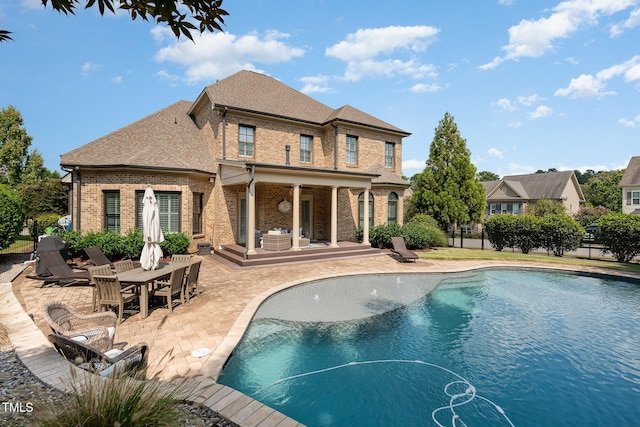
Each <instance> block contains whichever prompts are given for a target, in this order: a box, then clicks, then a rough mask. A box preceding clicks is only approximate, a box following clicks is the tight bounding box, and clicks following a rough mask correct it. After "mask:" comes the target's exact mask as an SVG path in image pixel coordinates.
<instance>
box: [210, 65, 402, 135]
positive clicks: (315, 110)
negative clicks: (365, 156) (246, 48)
mask: <svg viewBox="0 0 640 427" xmlns="http://www.w3.org/2000/svg"><path fill="white" fill-rule="evenodd" d="M203 93H205V94H206V95H207V96H208V97H209V100H210V101H211V102H212V103H213V104H215V105H216V106H224V107H228V108H234V109H238V110H243V111H250V112H255V113H261V114H266V115H270V116H276V117H282V118H287V119H293V120H299V121H302V122H307V123H312V124H316V125H325V124H328V123H329V122H330V121H331V120H334V119H336V120H344V121H347V122H352V123H356V124H362V125H365V126H372V127H376V128H379V129H385V130H388V131H392V132H398V133H402V134H406V135H409V133H408V132H406V131H404V130H402V129H400V128H398V127H395V126H393V125H390V124H389V123H386V122H384V121H382V120H380V119H377V118H375V117H373V116H371V115H369V114H367V113H364V112H362V111H360V110H358V109H356V108H353V107H351V106H349V105H345V106H343V107H341V108H338V109H337V110H334V109H332V108H330V107H328V106H326V105H324V104H322V103H321V102H319V101H316V100H315V99H313V98H311V97H309V96H307V95H305V94H303V93H302V92H299V91H297V90H295V89H293V88H291V87H289V86H287V85H285V84H284V83H282V82H280V81H278V80H276V79H274V78H273V77H269V76H266V75H264V74H259V73H256V72H253V71H247V70H242V71H239V72H237V73H235V74H232V75H231V76H229V77H227V78H224V79H222V80H220V81H218V82H216V83H214V84H211V85H209V86H207V87H206V88H205V89H204V91H203Z"/></svg>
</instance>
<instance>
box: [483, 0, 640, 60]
mask: <svg viewBox="0 0 640 427" xmlns="http://www.w3.org/2000/svg"><path fill="white" fill-rule="evenodd" d="M635 3H636V1H635V0H567V1H563V2H561V3H559V4H558V5H557V6H556V7H554V8H553V9H552V13H551V14H550V15H549V16H547V17H544V18H540V19H537V20H529V19H523V20H522V21H520V23H518V24H517V25H514V26H512V27H511V28H509V43H508V44H507V45H505V46H503V47H502V51H504V52H505V54H504V55H503V56H497V57H495V58H494V59H493V60H492V61H491V62H489V63H486V64H484V65H481V66H480V69H482V70H489V69H493V68H496V67H497V66H499V65H500V64H501V63H502V62H504V61H509V60H513V61H517V60H519V59H520V58H538V57H540V56H543V55H544V54H546V53H547V52H549V51H550V50H552V49H553V48H554V43H555V42H556V41H557V40H559V39H563V38H567V37H569V36H570V35H571V34H573V33H575V32H576V31H578V30H579V29H580V28H583V27H591V26H594V25H597V24H598V19H599V18H600V17H602V16H609V15H613V14H614V13H617V12H620V11H623V10H625V9H628V8H630V7H633V6H634V5H635Z"/></svg>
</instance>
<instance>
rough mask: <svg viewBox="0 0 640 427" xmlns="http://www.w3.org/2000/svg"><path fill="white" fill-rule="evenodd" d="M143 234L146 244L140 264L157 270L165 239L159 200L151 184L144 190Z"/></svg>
mask: <svg viewBox="0 0 640 427" xmlns="http://www.w3.org/2000/svg"><path fill="white" fill-rule="evenodd" d="M142 234H143V235H144V246H143V247H142V253H141V254H140V264H141V265H142V268H144V269H145V270H155V269H156V268H158V263H159V262H160V259H161V258H162V256H163V254H162V248H161V247H160V242H163V241H164V235H163V234H162V229H161V228H160V211H159V209H158V202H157V201H156V196H155V194H154V193H153V189H152V188H151V187H150V186H149V187H147V189H146V190H145V191H144V198H143V199H142Z"/></svg>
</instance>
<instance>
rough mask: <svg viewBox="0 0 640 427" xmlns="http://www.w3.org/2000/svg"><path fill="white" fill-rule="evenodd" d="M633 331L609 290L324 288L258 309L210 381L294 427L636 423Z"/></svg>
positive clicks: (535, 280)
mask: <svg viewBox="0 0 640 427" xmlns="http://www.w3.org/2000/svg"><path fill="white" fill-rule="evenodd" d="M438 283H439V284H438ZM436 286H437V287H436ZM434 287H435V290H433V291H432V289H433V288H434ZM429 292H430V293H429ZM336 313H338V314H336ZM332 318H335V319H339V320H336V321H332ZM295 319H300V321H297V320H295ZM639 321H640V285H638V284H636V283H630V282H625V281H622V280H611V279H603V278H596V277H587V276H581V275H571V274H563V273H552V272H543V271H538V270H483V271H479V272H474V273H468V274H457V275H449V276H443V275H437V274H422V275H420V274H416V275H400V276H398V275H377V276H357V277H351V278H340V279H331V280H326V281H319V282H313V283H310V284H307V285H302V286H299V287H296V288H293V289H291V290H287V291H283V292H281V293H279V294H277V295H275V296H274V297H272V298H271V299H269V300H267V301H266V302H265V303H264V304H263V306H262V307H261V308H260V310H259V311H258V313H257V314H256V316H255V318H254V320H253V321H252V323H251V325H250V326H249V329H248V330H247V332H246V333H245V336H244V337H243V339H242V341H241V342H240V344H239V345H238V347H237V348H236V350H235V351H234V353H233V355H232V356H231V358H230V359H229V360H228V362H227V364H226V366H225V368H224V370H223V371H222V373H221V375H220V378H219V382H221V383H223V384H226V385H228V386H230V387H233V388H235V389H237V390H239V391H241V392H243V393H245V394H247V395H249V396H251V397H253V398H255V399H257V400H259V401H261V402H263V403H265V404H266V405H268V406H270V407H272V408H274V409H277V410H278V411H280V412H282V413H284V414H286V415H288V416H289V417H291V418H294V419H296V420H297V421H299V422H301V423H303V424H306V425H308V426H382V425H384V426H387V425H394V426H425V425H435V426H438V425H443V426H444V425H447V426H451V425H456V426H460V425H468V426H501V425H505V426H508V425H515V426H603V425H616V426H631V425H639V424H640V405H639V404H638V403H639V402H640V339H638V334H637V330H638V329H637V328H638V324H639Z"/></svg>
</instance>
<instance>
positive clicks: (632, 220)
mask: <svg viewBox="0 0 640 427" xmlns="http://www.w3.org/2000/svg"><path fill="white" fill-rule="evenodd" d="M598 225H599V226H600V234H599V239H600V242H601V243H602V244H603V245H604V246H605V251H606V252H610V253H611V254H613V256H614V257H615V258H616V259H617V260H618V262H629V261H631V260H632V259H633V258H635V257H636V256H638V255H640V216H639V215H631V214H622V213H617V214H611V215H606V216H603V217H602V218H600V219H599V220H598Z"/></svg>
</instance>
